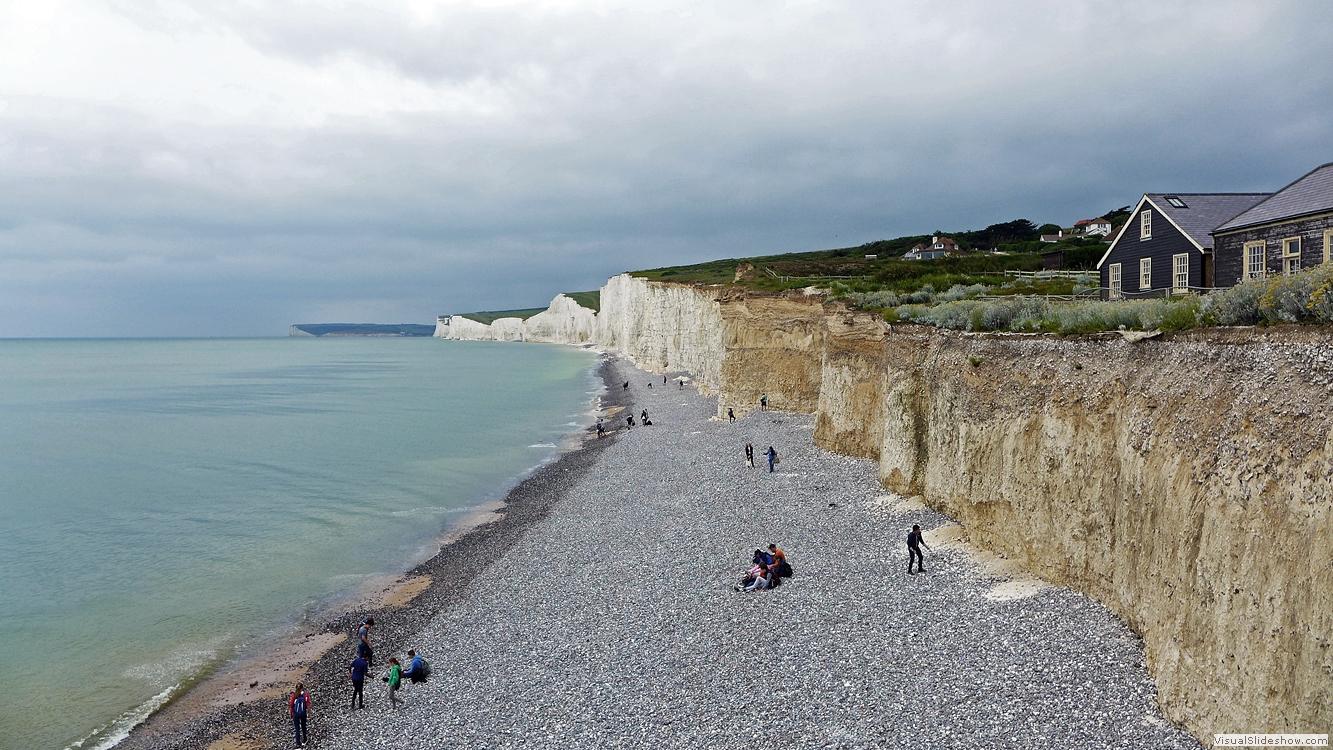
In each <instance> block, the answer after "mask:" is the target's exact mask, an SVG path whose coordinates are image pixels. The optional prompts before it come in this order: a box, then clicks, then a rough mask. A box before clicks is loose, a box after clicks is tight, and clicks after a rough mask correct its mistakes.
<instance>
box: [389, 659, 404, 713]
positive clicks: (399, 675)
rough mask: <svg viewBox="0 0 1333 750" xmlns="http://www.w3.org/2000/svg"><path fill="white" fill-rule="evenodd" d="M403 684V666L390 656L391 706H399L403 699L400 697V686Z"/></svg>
mask: <svg viewBox="0 0 1333 750" xmlns="http://www.w3.org/2000/svg"><path fill="white" fill-rule="evenodd" d="M401 684H403V668H402V667H401V666H400V665H399V664H398V660H397V659H395V658H393V657H389V708H394V709H396V708H398V704H399V703H402V702H403V701H402V699H401V698H399V697H398V686H399V685H401Z"/></svg>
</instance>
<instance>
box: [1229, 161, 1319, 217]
mask: <svg viewBox="0 0 1333 750" xmlns="http://www.w3.org/2000/svg"><path fill="white" fill-rule="evenodd" d="M1324 211H1333V162H1329V163H1328V164H1323V165H1320V166H1318V167H1315V168H1314V169H1313V170H1311V171H1310V172H1308V173H1307V174H1306V175H1305V176H1304V177H1301V178H1300V179H1299V180H1296V181H1295V182H1293V183H1291V184H1290V185H1288V186H1286V187H1284V188H1282V189H1281V190H1279V191H1277V192H1276V193H1273V195H1272V196H1271V197H1269V198H1268V199H1267V200H1265V201H1263V202H1262V203H1260V204H1258V205H1256V206H1253V207H1251V208H1250V209H1249V210H1247V211H1245V212H1244V213H1242V214H1240V215H1238V216H1235V217H1233V218H1231V219H1230V220H1229V221H1227V222H1226V223H1225V224H1222V225H1219V226H1218V227H1216V231H1218V232H1227V231H1231V230H1233V229H1243V228H1245V227H1252V226H1255V225H1256V224H1267V223H1269V222H1273V221H1282V220H1283V219H1294V218H1296V217H1298V216H1307V215H1309V214H1317V213H1322V212H1324Z"/></svg>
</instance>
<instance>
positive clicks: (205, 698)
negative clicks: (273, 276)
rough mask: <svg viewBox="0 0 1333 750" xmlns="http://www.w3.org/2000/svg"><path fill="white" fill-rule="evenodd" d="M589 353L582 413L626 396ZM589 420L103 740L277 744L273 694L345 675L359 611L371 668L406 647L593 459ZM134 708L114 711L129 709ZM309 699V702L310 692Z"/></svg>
mask: <svg viewBox="0 0 1333 750" xmlns="http://www.w3.org/2000/svg"><path fill="white" fill-rule="evenodd" d="M596 353H597V354H599V355H600V356H601V359H600V360H599V361H598V362H596V363H594V365H593V366H592V368H593V372H592V373H591V377H592V378H593V379H595V380H596V381H599V382H600V385H601V388H602V391H601V393H600V394H599V395H598V396H597V397H595V398H594V400H593V402H592V404H593V405H592V408H591V409H589V411H588V412H587V413H589V414H592V415H594V416H597V415H604V414H605V413H607V412H608V411H612V412H614V411H619V409H621V408H623V403H621V402H622V401H626V402H627V401H628V399H627V398H626V397H625V396H623V395H622V394H620V392H619V389H615V390H613V389H612V388H611V387H610V386H611V385H612V380H613V378H612V371H613V369H614V367H613V365H614V361H615V358H614V356H612V355H608V354H607V353H605V352H601V351H597V352H596ZM616 385H618V383H616ZM591 429H592V428H591V427H586V426H584V427H580V428H579V429H577V430H575V431H572V432H571V433H569V434H568V435H567V436H565V437H564V438H562V439H561V441H560V442H559V444H558V445H559V448H560V449H561V450H560V452H559V453H557V454H556V455H555V457H554V458H553V459H552V460H548V461H546V462H544V463H542V464H540V465H538V466H537V467H535V468H534V469H532V470H531V471H529V472H527V473H526V474H525V475H524V476H523V478H522V479H520V480H519V481H518V483H517V484H516V485H514V486H513V487H512V488H511V489H510V490H509V492H508V493H507V494H506V495H505V496H504V497H503V498H501V499H492V500H486V501H483V502H481V503H479V504H478V505H476V506H473V507H472V508H470V509H468V513H467V514H466V515H465V516H464V517H462V518H460V519H458V520H457V521H456V522H454V523H453V524H451V525H450V526H449V527H447V528H446V529H444V530H443V531H442V532H441V534H440V535H439V536H438V537H437V544H438V550H437V551H436V552H435V553H434V554H433V555H430V556H429V557H427V558H426V559H425V560H423V561H421V562H419V563H417V564H415V565H413V566H412V567H411V568H409V569H408V570H407V571H405V572H403V573H401V574H399V575H397V576H394V575H384V576H379V577H377V578H374V579H371V580H369V581H366V582H364V583H362V584H361V585H360V586H358V587H357V588H356V589H354V590H352V591H351V592H348V593H347V594H345V595H341V596H339V597H336V598H335V599H332V600H330V601H329V602H327V603H326V605H324V606H323V607H321V608H320V610H319V611H318V612H317V613H316V614H315V615H313V616H312V617H311V618H310V619H309V620H307V621H305V622H301V623H298V624H296V625H295V626H293V627H291V628H288V629H287V630H286V632H284V633H282V634H281V635H278V636H277V637H276V638H271V637H270V638H266V639H265V640H264V643H263V645H261V646H260V647H258V648H257V649H256V652H255V653H253V654H250V655H244V656H239V657H236V658H234V659H232V660H229V661H228V662H226V663H223V664H221V665H220V666H218V667H217V668H216V669H215V670H214V671H212V672H211V673H206V674H204V675H202V676H201V677H200V678H199V679H198V681H197V682H195V683H194V684H193V685H190V686H188V687H185V688H184V689H182V690H181V692H179V694H178V695H175V696H171V697H170V698H168V699H167V700H166V701H165V704H164V705H162V706H160V707H159V708H157V709H156V710H154V711H152V712H151V713H149V714H147V716H146V718H145V719H144V720H143V721H141V722H139V723H137V724H135V725H134V726H132V727H130V728H129V729H128V730H126V731H127V732H128V734H127V735H126V736H125V737H124V738H122V739H120V740H119V741H118V742H116V743H114V744H113V745H110V747H115V748H118V749H121V748H123V749H125V750H140V749H144V748H147V749H150V750H158V749H162V748H178V747H179V748H186V747H188V748H201V747H207V748H213V749H214V750H227V749H229V748H230V749H237V750H239V749H240V748H251V747H267V746H285V744H287V743H288V741H289V738H288V735H289V734H290V732H291V728H290V726H288V721H287V715H286V711H285V707H284V704H283V699H284V698H285V696H286V695H287V693H289V692H290V690H291V689H292V687H293V686H294V685H295V683H296V682H298V681H303V682H305V684H306V686H307V688H317V687H318V686H319V685H321V684H325V683H326V682H327V683H329V684H336V683H337V682H338V681H340V680H343V679H345V674H344V671H345V668H346V662H347V661H348V660H349V659H350V658H351V657H350V655H346V654H343V653H342V651H339V650H338V649H337V648H336V647H337V646H338V645H339V644H341V643H343V642H344V641H345V640H347V639H348V638H349V637H350V635H351V634H352V632H353V631H354V629H355V626H356V624H357V623H358V622H360V620H361V619H363V618H365V617H368V616H374V617H375V619H376V626H375V629H374V632H373V633H372V642H373V643H374V644H375V652H376V657H377V658H376V669H379V668H380V667H381V666H382V665H383V664H385V663H387V658H388V656H389V655H391V654H393V653H395V652H400V651H402V650H405V649H406V648H410V647H411V646H410V645H407V644H405V641H406V640H407V639H410V638H411V637H412V636H413V635H414V634H416V633H419V632H420V631H421V630H422V629H423V628H424V627H425V626H426V624H427V623H429V621H430V620H431V619H432V618H433V617H434V616H435V615H436V614H438V613H439V612H441V611H443V610H444V609H446V608H448V607H449V606H451V605H452V604H454V603H456V602H457V601H459V600H460V599H461V598H462V597H463V596H464V595H465V593H466V591H467V590H468V587H469V586H470V584H471V582H472V580H473V579H474V578H475V577H476V576H477V575H478V574H479V573H481V572H482V571H483V570H485V569H486V568H487V567H488V566H489V565H491V564H492V563H493V562H495V561H496V560H497V559H499V557H500V556H501V555H503V554H504V552H505V551H507V550H508V549H509V548H510V547H511V546H512V545H513V544H514V542H516V541H517V540H518V538H519V537H520V536H521V535H522V534H523V533H524V532H525V531H526V530H527V528H528V527H529V526H531V525H532V524H534V523H536V522H537V521H540V520H541V519H542V518H544V517H545V516H546V514H547V512H548V511H549V510H550V507H551V506H552V505H553V504H554V503H556V502H558V501H559V500H560V498H561V497H562V496H563V495H564V492H565V490H567V489H568V487H569V486H570V485H571V484H572V482H574V481H576V480H577V478H578V477H581V476H582V475H583V474H584V473H585V472H586V471H587V470H588V469H590V468H591V467H592V466H593V465H594V464H595V462H596V456H597V455H598V454H600V452H601V451H602V450H604V449H605V448H606V447H609V446H610V445H611V444H612V443H614V442H615V441H614V440H613V439H603V440H598V439H596V437H595V433H590V430H591ZM610 432H612V433H613V434H614V432H615V431H614V430H613V431H610ZM344 656H347V658H343V657H344ZM253 683H257V684H253ZM312 692H313V691H312ZM139 708H140V707H135V708H134V709H131V710H130V711H127V712H126V714H124V715H133V714H134V712H135V711H137V710H138V709H139ZM312 708H313V709H314V710H316V711H318V710H319V708H320V706H319V704H318V701H316V704H315V705H314V706H313V707H312ZM124 715H122V716H124ZM106 739H109V737H107V738H106ZM85 742H87V740H85Z"/></svg>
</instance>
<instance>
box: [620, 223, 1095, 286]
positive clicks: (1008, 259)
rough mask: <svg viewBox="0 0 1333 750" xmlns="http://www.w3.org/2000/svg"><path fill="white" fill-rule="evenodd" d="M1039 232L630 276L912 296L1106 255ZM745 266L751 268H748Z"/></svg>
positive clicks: (1078, 241) (984, 234)
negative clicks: (1048, 258) (920, 251)
mask: <svg viewBox="0 0 1333 750" xmlns="http://www.w3.org/2000/svg"><path fill="white" fill-rule="evenodd" d="M1039 232H1040V228H1038V227H1036V226H1035V225H1033V223H1032V222H1030V221H1027V220H1024V219H1018V220H1015V221H1010V222H1005V223H1003V224H993V225H991V226H989V227H986V228H985V229H979V230H975V231H969V232H955V233H952V234H950V233H948V232H941V233H939V234H941V235H942V236H947V237H951V238H952V239H953V240H954V241H955V242H957V243H958V245H959V247H960V248H962V249H964V250H970V251H971V252H968V253H967V254H964V255H959V256H952V257H948V258H941V259H938V260H903V259H902V256H903V254H904V253H906V252H907V251H908V250H910V249H911V248H912V247H913V246H914V245H917V244H919V243H922V242H926V241H928V240H929V239H930V237H928V236H925V235H919V236H918V235H913V236H908V237H898V238H896V239H891V240H879V241H876V242H868V243H866V244H864V245H860V246H858V247H843V248H836V249H833V250H818V251H814V252H806V253H785V254H782V255H763V256H757V257H753V258H729V259H727V260H714V261H708V262H707V263H697V264H694V265H689V266H670V267H667V268H654V269H649V270H646V271H634V272H632V273H633V275H635V276H640V277H643V278H647V279H655V280H660V281H679V282H683V283H702V284H736V285H739V286H744V287H746V288H749V289H755V290H762V291H781V290H784V289H799V288H801V287H807V286H832V285H834V284H838V285H840V286H841V287H843V288H847V289H850V290H853V291H856V292H862V293H865V292H877V291H894V292H913V291H917V290H919V289H922V288H923V287H925V286H927V285H929V286H931V287H933V288H935V289H947V288H949V287H951V286H953V285H955V284H963V285H965V286H966V285H971V284H978V283H982V282H983V281H984V280H985V279H984V277H986V276H994V275H1002V274H1003V273H1004V272H1005V271H1036V270H1040V269H1041V266H1042V263H1041V253H1043V252H1049V251H1051V250H1064V251H1065V261H1066V268H1067V269H1070V270H1083V269H1090V268H1092V267H1093V266H1095V265H1096V263H1097V260H1098V259H1099V258H1101V255H1102V253H1103V252H1104V251H1105V249H1106V244H1104V243H1102V242H1101V241H1100V240H1098V239H1083V238H1080V237H1070V238H1067V239H1064V240H1061V241H1060V242H1058V243H1054V244H1049V243H1042V242H1041V241H1040V240H1039V239H1038V237H1039ZM992 251H998V252H992ZM870 256H873V257H870ZM745 264H749V266H752V268H748V267H745ZM738 270H740V273H739V274H738V273H737V271H738ZM1046 293H1051V294H1060V293H1065V292H1062V291H1050V292H1046Z"/></svg>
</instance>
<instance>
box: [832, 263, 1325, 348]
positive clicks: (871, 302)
mask: <svg viewBox="0 0 1333 750" xmlns="http://www.w3.org/2000/svg"><path fill="white" fill-rule="evenodd" d="M1094 283H1095V282H1094ZM924 291H925V290H923V292H924ZM987 291H988V290H985V289H979V288H965V287H952V288H950V289H949V290H948V291H946V292H944V293H942V294H939V295H934V294H933V293H932V294H930V295H929V296H930V297H931V298H930V299H920V298H916V297H918V296H919V295H921V294H922V292H918V293H916V294H915V295H907V296H906V297H897V298H896V299H893V298H890V294H891V293H878V294H866V295H858V294H857V293H855V292H849V293H847V296H846V299H847V301H848V302H849V303H850V304H852V305H853V306H860V307H864V308H867V309H880V310H882V313H883V316H884V319H885V320H887V321H889V322H894V321H899V320H903V321H912V322H915V323H922V324H925V325H932V326H936V327H938V328H949V329H954V330H962V331H1013V332H1020V333H1037V332H1044V333H1059V334H1071V333H1094V332H1098V331H1114V330H1135V331H1150V330H1162V331H1179V330H1185V329H1190V328H1204V327H1209V326H1251V325H1277V324H1281V323H1306V324H1330V323H1333V267H1329V266H1316V267H1314V268H1310V269H1307V270H1305V271H1301V272H1300V273H1295V274H1292V275H1290V276H1276V277H1272V278H1267V279H1256V280H1251V281H1245V282H1242V283H1240V284H1237V285H1236V286H1233V287H1231V288H1230V289H1225V290H1219V291H1215V292H1211V293H1209V294H1204V295H1187V296H1180V297H1165V298H1156V299H1139V300H1116V301H1112V302H1102V301H1099V300H1098V301H1069V302H1061V301H1052V300H1050V299H1047V298H1045V297H1040V296H1035V295H1014V296H1010V297H1008V298H995V297H994V296H992V295H988V294H986V292H987ZM982 296H987V297H989V298H988V299H979V297H982ZM891 302H896V303H898V304H897V305H890V304H888V303H891Z"/></svg>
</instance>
